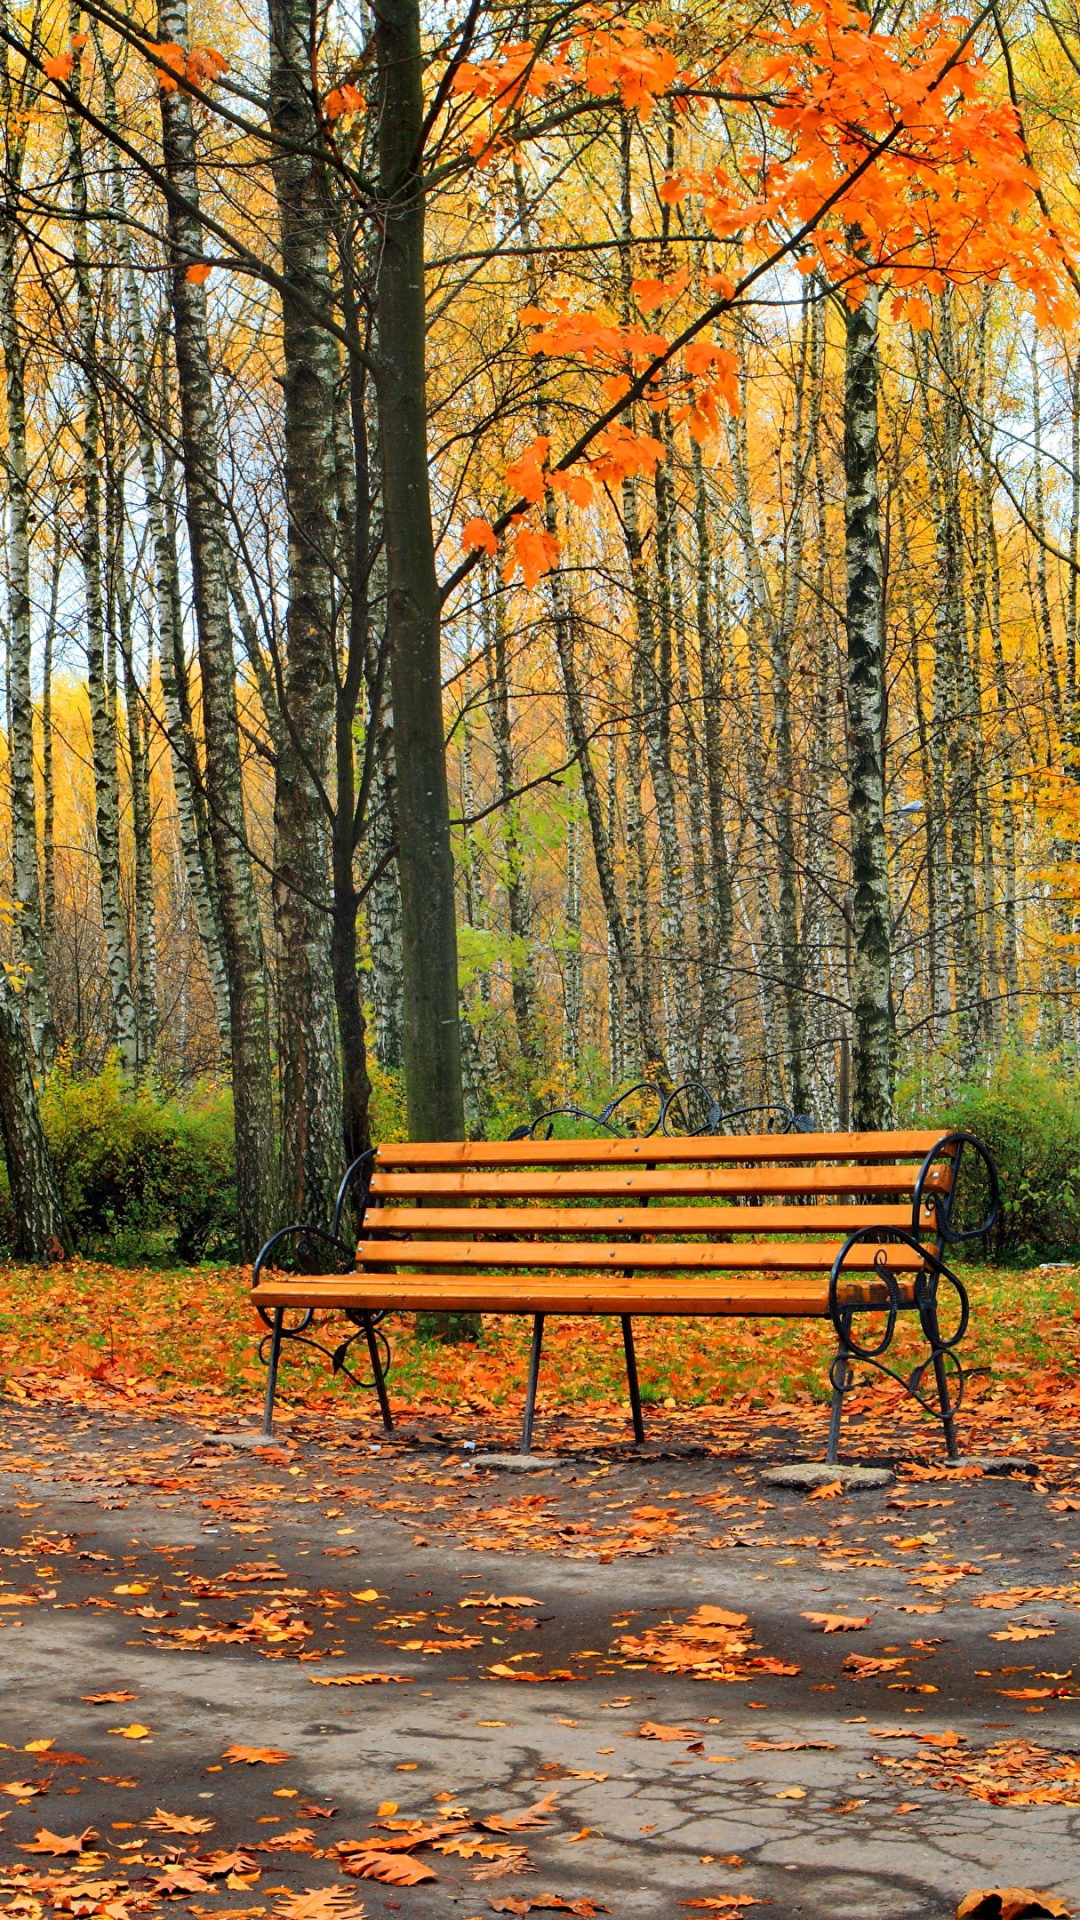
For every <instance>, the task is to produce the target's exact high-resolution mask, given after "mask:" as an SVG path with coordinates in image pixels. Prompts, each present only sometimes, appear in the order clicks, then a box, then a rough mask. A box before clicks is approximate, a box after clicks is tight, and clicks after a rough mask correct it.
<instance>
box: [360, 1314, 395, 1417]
mask: <svg viewBox="0 0 1080 1920" xmlns="http://www.w3.org/2000/svg"><path fill="white" fill-rule="evenodd" d="M364 1337H365V1339H366V1340H367V1350H368V1359H369V1360H370V1361H371V1372H372V1377H373V1379H374V1381H375V1391H376V1393H377V1394H378V1396H379V1412H380V1413H381V1414H382V1423H383V1426H384V1427H385V1428H386V1431H387V1433H393V1431H394V1416H393V1414H392V1413H391V1412H390V1402H389V1400H388V1399H387V1396H386V1376H385V1375H384V1373H383V1370H382V1361H381V1359H380V1358H379V1343H378V1340H377V1339H376V1337H375V1329H374V1327H373V1326H372V1324H371V1315H370V1313H365V1315H364Z"/></svg>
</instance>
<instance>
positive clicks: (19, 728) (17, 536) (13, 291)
mask: <svg viewBox="0 0 1080 1920" xmlns="http://www.w3.org/2000/svg"><path fill="white" fill-rule="evenodd" d="M0 23H2V24H6V7H5V6H2V5H0ZM0 109H2V111H3V113H4V115H5V119H6V124H7V137H6V142H5V164H4V168H3V193H2V196H0V348H2V349H3V355H4V390H5V398H6V402H7V423H6V424H7V442H6V447H5V450H4V476H5V480H6V491H7V602H8V604H7V615H8V632H7V642H8V711H9V717H10V740H11V745H10V754H11V758H10V770H9V784H10V791H11V869H12V894H13V904H14V907H15V910H16V921H15V937H16V951H17V953H18V956H19V961H20V963H21V965H22V967H23V969H24V975H23V980H24V984H23V989H22V996H21V998H22V1005H23V1006H24V1007H25V1011H26V1018H27V1022H28V1026H29V1032H30V1044H31V1047H32V1049H33V1056H34V1059H35V1060H36V1061H37V1062H38V1064H39V1065H40V1066H41V1067H45V1068H47V1067H49V1066H50V1065H51V1064H52V1060H53V1057H54V1055H55V1052H56V1031H55V1028H54V1026H53V1019H52V1010H51V1007H50V1004H49V976H48V968H47V965H46V949H45V936H44V929H43V925H42V912H41V887H40V880H39V874H38V847H37V817H36V814H37V809H36V799H35V791H34V696H33V686H32V681H31V671H30V666H31V661H30V655H31V602H30V483H29V468H28V464H27V450H26V356H25V351H24V347H23V339H22V331H21V327H20V323H19V313H18V248H19V230H18V224H17V209H18V204H19V195H20V187H21V178H22V166H23V157H24V154H25V148H26V130H27V126H28V119H27V116H26V115H25V114H23V113H17V112H16V99H15V93H14V90H13V88H12V85H11V76H10V72H9V68H8V52H7V46H6V44H3V45H0Z"/></svg>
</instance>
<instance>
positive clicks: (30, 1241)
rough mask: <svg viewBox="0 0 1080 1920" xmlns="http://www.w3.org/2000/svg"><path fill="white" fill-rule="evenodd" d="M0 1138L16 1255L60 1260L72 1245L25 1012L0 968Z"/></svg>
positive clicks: (29, 1258) (0, 966)
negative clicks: (47, 1135) (39, 1098)
mask: <svg viewBox="0 0 1080 1920" xmlns="http://www.w3.org/2000/svg"><path fill="white" fill-rule="evenodd" d="M0 1138H2V1139H3V1144H4V1159H5V1161H6V1163H7V1176H8V1187H9V1189H10V1193H11V1210H12V1212H13V1214H14V1215H15V1235H16V1238H15V1251H16V1253H17V1254H19V1255H21V1256H22V1258H23V1259H25V1260H58V1259H60V1258H62V1256H63V1254H64V1252H65V1250H66V1247H67V1244H68V1241H67V1233H66V1229H65V1227H64V1215H63V1209H62V1207H61V1205H60V1193H59V1189H58V1187H57V1184H56V1174H55V1172H54V1169H53V1163H52V1156H51V1155H50V1153H49V1148H48V1144H47V1142H46V1139H45V1134H44V1131H43V1129H42V1125H41V1115H40V1114H39V1112H38V1104H37V1095H36V1093H35V1091H34V1069H33V1063H32V1061H31V1058H30V1049H29V1046H28V1044H27V1039H26V1031H25V1028H24V1026H23V1018H22V1012H21V1009H20V1007H19V1002H18V998H17V996H16V995H15V993H14V992H13V991H12V987H11V982H10V981H9V979H8V977H7V974H6V972H5V970H4V968H3V966H2V965H0Z"/></svg>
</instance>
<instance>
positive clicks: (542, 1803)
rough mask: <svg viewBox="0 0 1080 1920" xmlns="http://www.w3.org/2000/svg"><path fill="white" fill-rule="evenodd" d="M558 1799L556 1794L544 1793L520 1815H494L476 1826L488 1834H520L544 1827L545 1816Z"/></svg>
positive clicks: (524, 1808)
mask: <svg viewBox="0 0 1080 1920" xmlns="http://www.w3.org/2000/svg"><path fill="white" fill-rule="evenodd" d="M558 1797H559V1796H558V1794H557V1793H545V1795H544V1797H543V1799H542V1800H534V1801H533V1804H532V1806H531V1807H523V1808H522V1810H521V1812H520V1813H505V1814H503V1813H495V1814H492V1815H490V1817H489V1818H488V1819H486V1820H478V1821H477V1822H476V1824H477V1826H478V1827H483V1828H484V1829H485V1831H486V1832H488V1833H520V1832H523V1831H524V1830H525V1829H527V1828H529V1827H546V1826H547V1824H548V1821H547V1815H548V1814H549V1813H550V1812H551V1810H552V1808H553V1807H554V1806H555V1804H556V1802H557V1800H558Z"/></svg>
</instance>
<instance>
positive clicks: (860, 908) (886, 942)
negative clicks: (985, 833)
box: [844, 286, 893, 1131]
mask: <svg viewBox="0 0 1080 1920" xmlns="http://www.w3.org/2000/svg"><path fill="white" fill-rule="evenodd" d="M844 325H845V347H846V351H845V356H844V561H845V572H846V580H847V594H846V602H845V624H846V628H847V716H848V805H849V810H850V815H851V868H852V893H853V898H854V906H853V917H854V928H853V931H854V939H855V1005H854V1069H855V1071H854V1089H853V1096H854V1097H853V1100H852V1124H853V1125H854V1127H855V1128H856V1130H857V1131H861V1130H863V1129H869V1130H872V1129H874V1128H878V1127H887V1126H889V1124H890V1122H891V1119H892V1097H893V1096H892V1009H891V1004H890V968H891V952H890V928H889V881H888V865H887V852H886V843H885V766H884V733H885V729H884V699H885V632H884V625H885V623H884V603H883V591H882V573H881V534H880V524H879V508H878V291H877V288H876V287H874V286H870V287H867V289H866V291H865V293H864V295H863V298H862V300H861V301H860V302H859V304H858V306H856V307H848V308H847V309H846V312H845V315H844Z"/></svg>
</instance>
